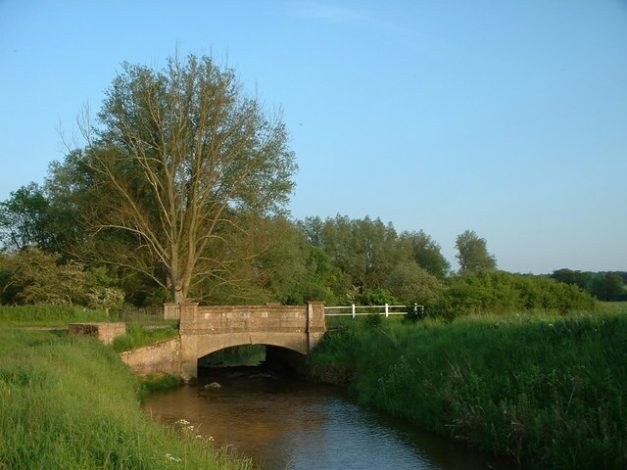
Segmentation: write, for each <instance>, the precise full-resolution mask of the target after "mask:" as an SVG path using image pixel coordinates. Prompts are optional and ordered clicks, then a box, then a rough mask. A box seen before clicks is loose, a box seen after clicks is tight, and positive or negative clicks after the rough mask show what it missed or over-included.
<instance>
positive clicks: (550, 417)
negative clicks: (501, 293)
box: [312, 307, 627, 469]
mask: <svg viewBox="0 0 627 470" xmlns="http://www.w3.org/2000/svg"><path fill="white" fill-rule="evenodd" d="M616 308H617V307H616ZM620 312H622V311H619V313H604V314H594V315H592V314H589V315H587V314H579V315H573V316H570V317H560V316H550V315H546V314H545V315H534V316H520V315H518V316H516V315H514V316H508V317H504V316H502V315H499V316H489V315H488V316H482V317H462V318H459V319H458V320H455V321H453V322H452V323H445V322H443V321H437V320H426V321H423V322H419V323H417V324H414V325H411V324H399V323H385V322H383V323H382V324H381V325H378V326H377V325H368V324H367V323H366V322H363V321H362V322H353V323H346V324H345V326H343V327H342V328H340V329H338V330H337V331H334V332H331V333H329V334H328V335H327V337H326V338H325V340H324V341H323V342H322V343H321V344H320V346H319V347H318V348H317V349H316V350H315V351H314V354H313V357H312V362H313V364H314V371H315V370H316V369H318V370H324V369H325V368H328V367H332V368H340V369H341V368H347V369H350V370H352V371H353V372H354V377H355V378H354V380H353V381H352V383H351V385H350V390H351V392H352V393H353V394H354V395H355V396H356V398H357V400H358V401H359V402H360V403H362V404H365V405H369V406H373V407H376V408H378V409H381V410H383V411H386V412H388V413H391V414H393V415H396V416H400V417H403V418H405V419H407V420H409V421H410V422H413V423H415V424H416V425H417V426H419V427H421V428H423V429H426V430H431V431H434V432H436V433H438V434H441V435H445V436H449V437H451V438H454V439H456V440H461V441H465V442H467V443H468V444H470V445H472V446H475V447H478V448H480V449H483V450H485V451H488V452H492V453H495V454H501V455H507V456H511V457H513V458H514V459H516V460H518V461H519V462H522V463H524V464H526V465H529V466H531V467H535V468H594V469H596V468H608V469H609V468H626V467H627V315H625V314H623V313H620Z"/></svg>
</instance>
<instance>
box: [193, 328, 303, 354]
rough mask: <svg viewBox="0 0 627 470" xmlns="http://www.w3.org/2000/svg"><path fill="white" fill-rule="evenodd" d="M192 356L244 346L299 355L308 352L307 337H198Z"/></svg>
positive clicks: (301, 334) (239, 335) (219, 335)
mask: <svg viewBox="0 0 627 470" xmlns="http://www.w3.org/2000/svg"><path fill="white" fill-rule="evenodd" d="M194 342H195V343H196V344H195V348H194V350H195V351H194V356H195V357H196V358H201V357H203V356H206V355H208V354H212V353H214V352H217V351H221V350H223V349H227V348H232V347H235V346H245V345H255V344H256V345H264V346H274V347H280V348H284V349H288V350H290V351H293V352H296V353H299V354H301V355H303V356H305V355H307V352H308V341H307V335H306V334H304V333H225V334H210V335H198V336H196V338H195V341H194Z"/></svg>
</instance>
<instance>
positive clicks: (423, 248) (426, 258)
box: [400, 230, 451, 279]
mask: <svg viewBox="0 0 627 470" xmlns="http://www.w3.org/2000/svg"><path fill="white" fill-rule="evenodd" d="M400 243H401V244H407V245H409V249H410V250H411V256H412V258H413V259H414V261H416V263H417V264H418V266H420V267H421V268H423V269H425V270H426V271H427V272H428V273H429V274H431V275H433V276H435V277H437V278H438V279H444V278H445V277H446V275H447V274H448V271H449V269H450V268H451V265H450V263H449V262H448V261H447V260H446V258H445V257H444V256H443V255H442V252H441V251H440V250H441V248H440V245H439V244H438V243H436V242H435V241H434V240H433V239H432V238H431V237H430V236H429V235H427V234H426V233H425V232H423V231H422V230H420V231H418V232H403V233H402V234H401V235H400Z"/></svg>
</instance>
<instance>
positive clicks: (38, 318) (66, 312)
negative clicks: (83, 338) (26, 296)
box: [0, 305, 111, 326]
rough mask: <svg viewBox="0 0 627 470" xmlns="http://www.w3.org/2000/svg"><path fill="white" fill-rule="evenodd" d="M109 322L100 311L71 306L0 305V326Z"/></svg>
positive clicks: (105, 315) (106, 316)
mask: <svg viewBox="0 0 627 470" xmlns="http://www.w3.org/2000/svg"><path fill="white" fill-rule="evenodd" d="M101 321H111V320H110V318H109V316H108V315H107V314H106V313H105V312H104V311H101V310H91V309H88V308H85V307H80V306H71V305H18V306H9V305H0V325H4V326H18V325H19V326H64V325H67V324H68V323H73V322H101Z"/></svg>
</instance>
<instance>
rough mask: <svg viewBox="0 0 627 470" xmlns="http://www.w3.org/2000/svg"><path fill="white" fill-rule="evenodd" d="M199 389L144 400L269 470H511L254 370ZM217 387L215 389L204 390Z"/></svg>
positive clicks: (164, 417)
mask: <svg viewBox="0 0 627 470" xmlns="http://www.w3.org/2000/svg"><path fill="white" fill-rule="evenodd" d="M210 370H211V371H213V372H212V373H211V374H209V375H206V376H204V377H202V378H201V379H200V380H199V383H198V385H185V386H182V387H180V388H178V389H175V390H172V391H169V392H165V393H158V394H155V395H152V396H151V397H149V399H148V400H147V401H146V403H145V410H146V412H147V413H149V414H150V415H151V416H153V417H154V418H155V419H157V420H158V421H160V422H162V423H165V424H174V423H175V422H176V421H178V420H180V419H185V420H187V421H189V422H190V423H191V425H192V426H194V429H195V431H194V432H197V433H199V434H201V435H203V436H205V437H208V436H211V437H212V438H213V440H214V441H215V443H216V445H217V446H219V447H228V448H229V450H230V451H232V452H233V453H234V454H236V455H244V456H247V457H251V458H252V459H253V461H254V462H255V464H256V465H258V466H259V467H261V468H264V469H268V470H274V469H294V470H311V469H320V470H323V469H329V470H331V469H343V470H345V469H399V470H400V469H485V468H494V469H500V468H503V469H505V468H510V465H511V464H510V465H508V464H507V463H506V462H498V461H496V460H495V459H493V458H492V459H490V458H489V457H488V456H485V455H483V454H480V453H477V452H472V451H469V450H467V449H465V448H464V447H463V446H460V445H459V444H454V443H451V442H449V441H447V440H445V439H440V438H437V437H434V436H432V435H429V434H427V433H421V432H418V431H416V430H415V429H413V428H412V427H411V426H409V425H407V424H406V423H404V422H401V421H399V420H395V419H390V418H389V417H385V416H382V415H381V414H379V413H375V412H373V411H370V410H366V409H364V408H361V407H359V406H357V405H356V404H354V403H353V402H352V401H351V400H350V399H348V397H347V396H346V395H345V393H344V392H343V390H341V389H339V388H337V387H333V386H325V385H316V384H311V383H309V382H305V381H301V380H298V379H294V378H290V377H286V376H280V375H275V374H274V373H270V372H268V371H265V370H264V369H259V368H228V369H225V368H222V369H210ZM211 382H218V383H219V384H220V385H221V388H219V389H216V390H207V389H205V387H204V385H205V384H207V383H211Z"/></svg>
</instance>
